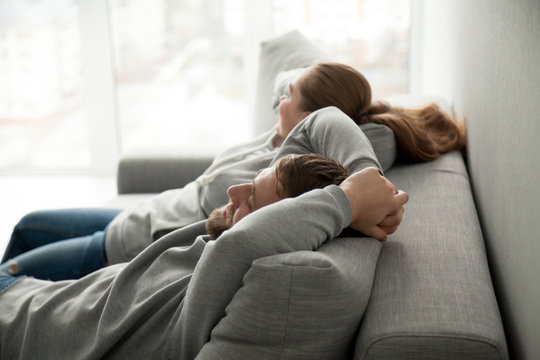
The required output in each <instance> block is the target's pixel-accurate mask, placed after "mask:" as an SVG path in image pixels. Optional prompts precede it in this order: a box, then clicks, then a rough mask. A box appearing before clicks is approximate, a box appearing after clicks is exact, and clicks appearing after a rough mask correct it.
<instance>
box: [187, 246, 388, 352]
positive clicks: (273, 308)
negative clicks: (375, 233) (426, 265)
mask: <svg viewBox="0 0 540 360" xmlns="http://www.w3.org/2000/svg"><path fill="white" fill-rule="evenodd" d="M380 248H381V243H379V242H378V241H376V240H374V239H371V238H356V239H352V238H338V239H335V240H333V241H330V242H327V243H325V244H323V246H322V247H321V248H319V249H318V250H317V251H299V252H293V253H288V254H280V255H273V256H269V257H265V258H261V259H258V260H256V261H254V262H253V265H252V267H251V269H250V270H249V271H248V272H247V273H246V275H245V277H244V282H243V287H242V288H241V289H240V290H239V291H238V292H237V293H236V295H235V296H234V298H233V299H232V301H231V302H230V304H229V305H228V307H227V309H226V316H225V317H224V318H223V319H222V320H221V321H220V322H219V323H218V325H217V326H216V327H215V328H214V330H213V331H212V335H211V341H210V342H209V343H207V344H206V345H205V346H204V347H203V349H202V351H201V353H200V354H199V356H198V357H197V359H246V360H247V359H249V360H251V359H258V360H264V359H310V360H316V359H336V360H339V359H350V357H351V349H352V348H353V344H354V337H355V334H356V330H357V328H358V324H359V322H360V319H361V317H362V315H363V313H364V309H365V307H366V305H367V302H368V299H369V294H370V292H371V286H372V281H373V276H374V271H375V266H376V261H377V257H378V254H379V250H380Z"/></svg>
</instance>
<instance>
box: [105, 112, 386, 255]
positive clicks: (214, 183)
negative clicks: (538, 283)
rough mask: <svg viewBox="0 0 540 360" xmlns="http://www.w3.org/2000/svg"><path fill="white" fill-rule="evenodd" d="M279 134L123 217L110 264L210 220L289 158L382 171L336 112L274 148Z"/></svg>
mask: <svg viewBox="0 0 540 360" xmlns="http://www.w3.org/2000/svg"><path fill="white" fill-rule="evenodd" d="M275 135H276V132H275V130H272V131H269V132H267V133H265V134H262V135H261V136H259V137H257V138H256V139H254V140H252V141H250V142H249V143H247V144H243V145H239V146H235V147H232V148H230V149H228V150H226V151H224V152H223V153H221V154H220V155H218V156H217V157H216V158H215V159H214V161H213V163H212V165H210V167H209V168H208V169H207V170H206V171H205V172H204V174H203V175H201V176H200V177H199V178H197V180H195V181H193V182H191V183H189V184H187V185H186V186H185V187H183V188H181V189H174V190H169V191H165V192H163V193H161V194H160V195H158V196H156V197H154V198H152V199H150V200H148V201H144V202H142V203H140V204H138V205H137V206H136V207H135V208H133V209H129V210H125V211H123V212H122V213H120V214H119V215H118V216H117V217H116V218H115V219H114V220H113V221H112V223H111V224H110V225H109V227H108V230H107V236H106V239H105V249H106V252H107V257H108V261H109V263H110V264H117V263H121V262H126V261H130V260H131V259H133V258H134V257H135V256H137V254H139V253H140V252H141V251H142V250H143V249H144V248H146V247H147V246H148V245H150V244H151V243H152V241H155V240H156V239H157V238H158V237H160V236H162V235H163V234H164V233H167V232H170V231H172V230H175V229H178V228H181V227H182V226H185V225H188V224H192V223H194V222H196V221H200V220H204V219H206V218H207V217H208V215H209V214H210V212H212V210H214V209H215V208H217V207H219V206H221V205H224V204H226V203H227V201H228V197H227V189H228V188H229V187H230V186H232V185H237V184H241V183H249V182H251V180H252V179H253V177H254V176H255V174H256V173H257V171H258V170H260V169H263V168H266V167H268V166H270V165H271V164H273V163H274V162H276V161H277V160H278V159H280V158H281V157H283V156H285V155H287V154H300V153H302V154H303V153H318V154H321V155H323V156H326V157H329V158H332V159H335V160H337V161H339V162H340V163H341V164H342V165H345V166H348V167H349V169H351V170H354V169H362V168H364V167H367V166H375V167H378V168H379V169H380V168H381V166H380V165H379V162H378V161H377V158H376V156H375V154H374V152H373V149H372V147H371V145H370V143H369V141H368V140H367V138H366V136H365V135H364V134H363V132H362V130H360V129H359V128H358V125H356V124H355V123H354V122H353V121H352V120H351V119H350V118H349V117H347V116H346V115H345V114H344V113H343V112H342V111H341V110H339V109H337V108H335V107H328V108H324V109H321V110H318V111H316V112H313V113H312V114H311V115H309V116H308V117H307V118H305V119H304V120H302V121H301V122H300V123H299V124H298V125H297V126H296V127H295V128H294V129H293V130H292V131H291V133H290V134H289V135H288V136H287V138H286V139H285V141H284V142H283V144H282V145H281V147H279V148H276V147H274V146H273V145H272V140H273V139H274V137H275Z"/></svg>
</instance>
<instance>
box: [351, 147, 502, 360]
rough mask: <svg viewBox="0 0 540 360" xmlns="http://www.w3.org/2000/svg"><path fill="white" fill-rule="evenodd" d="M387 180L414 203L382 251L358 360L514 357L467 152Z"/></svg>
mask: <svg viewBox="0 0 540 360" xmlns="http://www.w3.org/2000/svg"><path fill="white" fill-rule="evenodd" d="M386 175H387V177H388V178H389V179H390V180H391V181H392V182H393V183H394V184H395V185H396V187H397V188H399V189H402V190H404V191H406V192H408V193H409V196H410V199H409V202H408V203H407V205H406V210H405V214H404V218H403V222H402V224H401V227H400V228H399V230H398V231H397V232H396V233H395V234H393V235H392V236H390V237H389V240H388V241H387V242H386V243H385V244H384V246H383V248H382V250H381V253H380V256H379V261H378V263H377V270H376V274H375V280H374V284H373V289H372V292H371V299H370V302H369V305H368V307H367V309H366V313H365V316H364V319H363V321H362V324H361V327H360V332H359V336H358V339H357V344H356V349H355V359H505V358H507V357H508V354H507V348H506V342H505V338H504V332H503V328H502V321H501V317H500V314H499V310H498V307H497V302H496V299H495V294H494V291H493V286H492V282H491V278H490V273H489V269H488V264H487V258H486V251H485V247H484V241H483V237H482V233H481V229H480V225H479V221H478V217H477V213H476V209H475V206H474V202H473V198H472V193H471V188H470V184H469V178H468V175H467V171H466V168H465V164H464V161H463V158H462V156H461V154H460V153H458V152H452V153H449V154H445V155H442V156H441V157H440V158H439V159H437V160H435V161H433V162H428V163H421V164H408V165H405V164H403V165H397V166H394V167H393V168H392V169H391V170H390V171H388V173H387V174H386Z"/></svg>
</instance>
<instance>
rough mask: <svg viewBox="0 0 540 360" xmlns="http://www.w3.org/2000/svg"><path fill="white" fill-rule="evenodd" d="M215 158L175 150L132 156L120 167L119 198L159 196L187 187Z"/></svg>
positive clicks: (120, 163) (118, 179)
mask: <svg viewBox="0 0 540 360" xmlns="http://www.w3.org/2000/svg"><path fill="white" fill-rule="evenodd" d="M213 158H214V156H213V155H196V156H189V155H185V154H182V152H181V151H179V149H177V148H174V147H169V148H166V147H160V148H159V150H158V151H155V150H154V151H150V150H146V151H140V152H134V153H130V154H128V155H125V156H123V157H122V158H121V159H120V162H119V164H118V174H117V189H118V194H132V193H160V192H163V191H165V190H169V189H177V188H181V187H184V185H186V184H187V183H189V182H191V181H193V180H195V179H196V178H197V176H199V175H200V174H202V173H203V171H204V170H206V168H207V167H208V166H210V164H211V163H212V160H213Z"/></svg>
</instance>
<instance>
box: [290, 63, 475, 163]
mask: <svg viewBox="0 0 540 360" xmlns="http://www.w3.org/2000/svg"><path fill="white" fill-rule="evenodd" d="M297 86H299V88H300V93H301V94H302V99H303V103H302V106H303V108H304V109H303V110H304V111H310V112H312V111H315V110H318V109H321V108H323V107H327V106H335V107H337V108H339V109H340V110H341V111H343V112H344V113H345V114H347V115H348V116H349V117H350V118H351V119H353V120H354V122H355V123H357V124H365V123H377V124H382V125H386V126H388V127H389V128H390V129H392V130H393V132H394V134H395V135H396V139H397V146H398V149H399V152H398V157H399V158H401V159H402V160H409V161H430V160H434V159H436V158H437V157H438V156H439V154H441V153H445V152H449V151H452V150H463V148H464V147H465V124H464V121H463V119H453V118H451V117H450V115H449V114H447V113H445V112H444V111H442V110H441V109H440V108H439V107H438V106H437V105H436V104H433V103H432V104H429V105H427V106H425V107H423V108H420V109H405V108H401V107H397V106H390V104H388V103H385V102H381V101H377V102H373V103H372V100H371V87H370V85H369V82H368V81H367V80H366V78H365V77H364V76H363V75H362V74H361V73H360V72H358V71H356V70H355V69H354V68H352V67H350V66H347V65H344V64H339V63H319V64H316V65H314V66H312V67H310V68H309V69H308V70H307V72H306V73H305V74H304V75H303V76H301V77H300V78H299V79H298V82H297Z"/></svg>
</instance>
